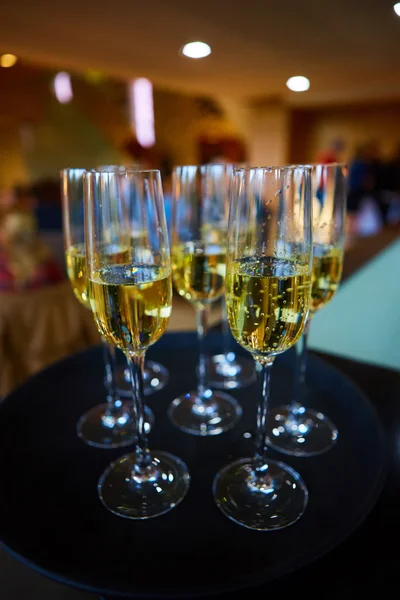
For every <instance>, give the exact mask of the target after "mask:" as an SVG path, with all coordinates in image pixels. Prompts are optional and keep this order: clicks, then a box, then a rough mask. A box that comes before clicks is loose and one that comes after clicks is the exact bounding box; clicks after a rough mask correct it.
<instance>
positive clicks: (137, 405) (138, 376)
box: [126, 353, 150, 471]
mask: <svg viewBox="0 0 400 600" xmlns="http://www.w3.org/2000/svg"><path fill="white" fill-rule="evenodd" d="M126 358H127V361H128V365H129V371H130V375H131V382H132V395H133V410H134V415H135V425H136V449H135V451H136V458H137V461H136V465H137V467H136V468H137V470H139V471H140V470H143V469H145V468H146V467H148V466H149V464H150V450H149V445H148V441H147V435H146V433H145V418H144V402H143V398H144V395H143V372H144V353H143V354H127V355H126Z"/></svg>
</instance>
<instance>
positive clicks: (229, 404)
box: [168, 390, 242, 436]
mask: <svg viewBox="0 0 400 600" xmlns="http://www.w3.org/2000/svg"><path fill="white" fill-rule="evenodd" d="M168 416H169V418H170V420H171V422H172V424H173V425H175V427H177V428H178V429H180V430H181V431H184V432H185V433H191V434H192V435H202V436H207V435H219V434H220V433H223V432H224V431H228V429H232V427H234V426H235V425H236V423H237V422H238V421H239V419H240V417H241V416H242V407H241V406H240V404H239V403H238V402H237V401H236V400H235V398H232V396H228V394H224V393H223V392H215V391H213V392H211V390H210V396H209V397H208V399H207V403H205V402H204V401H201V400H200V399H199V398H198V396H197V394H196V392H189V393H188V394H185V395H183V396H180V397H179V398H176V400H174V401H173V402H172V404H170V407H169V409H168Z"/></svg>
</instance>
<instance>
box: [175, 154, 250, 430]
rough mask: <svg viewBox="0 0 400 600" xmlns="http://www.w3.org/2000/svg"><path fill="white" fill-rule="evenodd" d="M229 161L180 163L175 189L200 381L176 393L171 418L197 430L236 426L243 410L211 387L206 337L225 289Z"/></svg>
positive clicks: (178, 248)
mask: <svg viewBox="0 0 400 600" xmlns="http://www.w3.org/2000/svg"><path fill="white" fill-rule="evenodd" d="M229 176H230V169H229V166H228V167H227V166H226V165H217V164H212V165H207V166H185V167H177V168H176V169H175V170H174V173H173V190H172V199H173V205H172V232H171V238H172V267H173V271H172V274H173V280H174V284H175V287H176V289H177V291H178V293H179V294H180V296H182V297H183V298H185V299H186V300H188V301H189V302H190V303H191V304H192V305H193V307H194V309H195V311H196V318H197V335H198V339H199V346H200V357H199V364H198V369H197V372H198V385H197V390H196V391H191V392H188V393H186V394H183V395H182V396H180V397H179V398H176V399H175V400H174V401H173V402H172V404H171V405H170V408H169V417H170V419H171V421H172V423H173V424H174V425H175V426H176V427H178V428H179V429H181V430H182V431H185V432H187V433H191V434H193V435H202V436H207V435H218V434H220V433H222V432H224V431H227V430H228V429H230V428H232V427H234V425H235V424H236V423H237V421H238V420H239V418H240V416H241V414H242V409H241V407H240V405H239V404H238V402H237V401H236V400H235V399H234V398H232V397H231V396H229V395H228V394H225V393H224V392H219V391H214V390H211V389H210V385H209V381H208V369H207V359H206V356H205V351H204V338H205V335H206V332H207V308H208V306H209V305H210V304H211V303H212V302H215V301H217V300H218V299H219V298H221V297H222V295H223V294H224V291H225V254H226V232H227V224H228V198H227V195H226V194H225V193H221V181H223V182H225V183H224V184H223V185H224V186H226V180H227V179H228V178H229Z"/></svg>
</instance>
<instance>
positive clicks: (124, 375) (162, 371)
mask: <svg viewBox="0 0 400 600" xmlns="http://www.w3.org/2000/svg"><path fill="white" fill-rule="evenodd" d="M125 169H128V170H130V171H135V170H138V169H139V165H137V164H134V163H133V164H130V165H101V166H99V167H97V170H99V171H108V172H113V171H121V172H123V171H124V170H125ZM133 234H134V235H135V236H140V235H141V234H142V227H141V225H140V223H136V226H135V227H134V228H133ZM114 373H115V380H116V383H117V387H118V392H119V394H120V396H122V397H126V396H128V397H130V396H131V394H132V383H131V376H130V371H129V366H128V365H127V366H126V367H125V366H122V365H117V367H116V369H115V370H114ZM168 381H169V372H168V369H167V368H166V367H164V365H161V364H160V363H158V362H155V361H154V360H147V361H146V364H145V366H144V376H143V384H144V395H145V396H150V395H151V394H154V393H155V392H158V391H160V390H162V389H163V388H165V386H166V385H168Z"/></svg>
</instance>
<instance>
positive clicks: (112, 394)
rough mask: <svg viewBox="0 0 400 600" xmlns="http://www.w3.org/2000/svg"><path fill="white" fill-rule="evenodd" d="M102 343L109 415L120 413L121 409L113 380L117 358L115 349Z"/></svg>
mask: <svg viewBox="0 0 400 600" xmlns="http://www.w3.org/2000/svg"><path fill="white" fill-rule="evenodd" d="M102 342H103V358H104V366H105V371H106V372H105V375H104V386H105V388H106V392H107V404H108V407H107V410H108V411H109V413H110V414H111V413H112V414H115V412H120V410H121V407H122V402H121V398H120V395H119V391H118V386H117V382H116V379H115V369H116V367H117V357H116V353H115V348H114V346H112V345H111V344H108V343H107V342H106V341H105V340H104V339H102Z"/></svg>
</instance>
